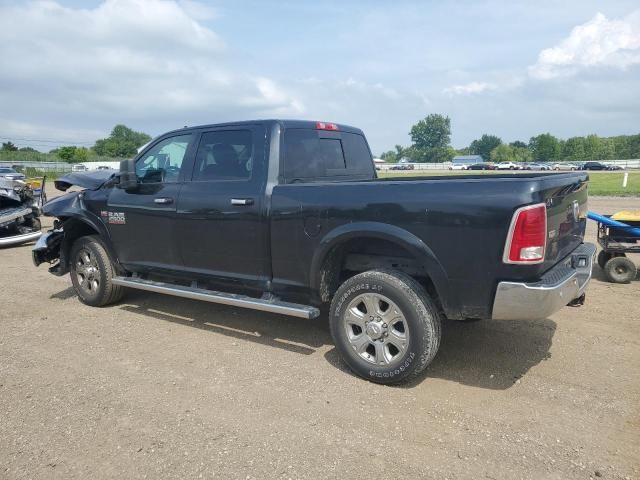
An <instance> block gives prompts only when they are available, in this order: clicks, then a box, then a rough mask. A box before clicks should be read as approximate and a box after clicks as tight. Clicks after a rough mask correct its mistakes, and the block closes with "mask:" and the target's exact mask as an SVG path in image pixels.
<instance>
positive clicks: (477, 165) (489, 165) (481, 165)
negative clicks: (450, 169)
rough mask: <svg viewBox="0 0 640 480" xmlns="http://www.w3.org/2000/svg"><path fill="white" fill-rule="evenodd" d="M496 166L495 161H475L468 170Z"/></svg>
mask: <svg viewBox="0 0 640 480" xmlns="http://www.w3.org/2000/svg"><path fill="white" fill-rule="evenodd" d="M495 169H496V166H495V165H494V164H493V163H489V162H482V163H474V164H472V165H469V167H467V170H495Z"/></svg>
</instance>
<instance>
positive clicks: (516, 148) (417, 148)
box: [380, 113, 640, 163]
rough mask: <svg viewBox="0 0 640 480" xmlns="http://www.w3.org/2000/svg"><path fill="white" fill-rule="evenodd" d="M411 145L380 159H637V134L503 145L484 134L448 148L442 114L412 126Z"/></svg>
mask: <svg viewBox="0 0 640 480" xmlns="http://www.w3.org/2000/svg"><path fill="white" fill-rule="evenodd" d="M409 135H410V136H411V142H412V143H411V145H410V146H408V147H403V146H402V145H396V146H395V149H394V150H389V151H386V152H384V153H382V155H380V158H381V159H383V160H384V161H386V162H390V163H397V162H399V161H400V160H402V159H407V160H408V161H411V162H436V163H440V162H448V161H451V160H452V159H453V157H455V156H456V155H480V156H482V158H483V160H484V161H492V162H507V161H510V162H533V161H535V162H556V161H573V162H584V161H589V160H615V159H631V158H640V134H637V135H618V136H615V137H600V136H598V135H595V134H592V135H587V136H586V137H571V138H567V139H566V140H565V139H561V138H557V137H555V136H553V135H551V134H550V133H542V134H540V135H537V136H535V137H531V138H530V139H529V141H528V142H524V141H520V140H516V141H514V142H510V143H504V142H503V141H502V139H501V138H500V137H498V136H496V135H489V134H483V135H482V136H481V137H480V138H478V139H476V140H474V141H472V142H471V143H470V144H469V146H468V147H465V148H461V149H457V150H456V149H454V148H453V147H452V146H451V120H450V119H449V117H447V116H445V115H440V114H438V113H432V114H430V115H428V116H427V117H425V118H424V119H422V120H420V121H419V122H418V123H416V124H415V125H413V126H412V127H411V130H410V132H409Z"/></svg>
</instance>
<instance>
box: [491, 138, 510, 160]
mask: <svg viewBox="0 0 640 480" xmlns="http://www.w3.org/2000/svg"><path fill="white" fill-rule="evenodd" d="M514 150H515V147H512V146H511V145H507V144H505V143H502V144H500V145H498V146H497V147H495V148H494V149H493V150H491V154H490V158H491V161H492V162H514V161H515V153H514Z"/></svg>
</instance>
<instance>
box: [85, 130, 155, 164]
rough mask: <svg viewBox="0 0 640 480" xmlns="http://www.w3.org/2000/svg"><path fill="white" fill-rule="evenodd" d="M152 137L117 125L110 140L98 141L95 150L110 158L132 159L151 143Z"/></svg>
mask: <svg viewBox="0 0 640 480" xmlns="http://www.w3.org/2000/svg"><path fill="white" fill-rule="evenodd" d="M150 140H151V137H150V136H149V135H147V134H146V133H142V132H136V131H134V130H132V129H130V128H129V127H127V126H125V125H116V126H115V127H113V130H112V131H111V135H109V137H108V138H103V139H101V140H98V141H96V144H95V145H94V146H93V150H94V151H95V152H96V153H97V154H98V155H104V156H109V157H131V156H133V155H135V154H136V153H137V152H138V148H139V147H141V146H142V145H144V144H145V143H147V142H149V141H150Z"/></svg>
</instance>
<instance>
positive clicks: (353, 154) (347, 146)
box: [342, 133, 373, 174]
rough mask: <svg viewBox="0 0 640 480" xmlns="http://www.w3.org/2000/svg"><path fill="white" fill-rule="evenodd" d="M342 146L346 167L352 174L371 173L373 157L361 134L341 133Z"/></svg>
mask: <svg viewBox="0 0 640 480" xmlns="http://www.w3.org/2000/svg"><path fill="white" fill-rule="evenodd" d="M342 146H343V147H344V151H345V155H346V156H347V169H348V170H349V173H353V174H366V173H369V174H372V173H373V158H372V157H371V152H370V151H369V147H368V146H367V142H366V141H365V139H364V137H363V136H362V135H358V134H355V133H343V134H342Z"/></svg>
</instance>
